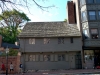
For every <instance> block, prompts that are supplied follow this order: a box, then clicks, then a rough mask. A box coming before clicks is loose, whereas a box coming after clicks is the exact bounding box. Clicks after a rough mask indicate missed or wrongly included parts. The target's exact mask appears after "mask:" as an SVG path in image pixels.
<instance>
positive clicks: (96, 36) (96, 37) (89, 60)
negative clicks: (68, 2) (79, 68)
mask: <svg viewBox="0 0 100 75" xmlns="http://www.w3.org/2000/svg"><path fill="white" fill-rule="evenodd" d="M72 1H73V2H74V4H75V10H76V13H75V14H76V19H77V25H78V26H79V30H80V31H81V33H82V34H83V37H82V39H83V40H82V41H83V63H84V65H83V66H84V67H87V68H93V67H94V64H95V62H94V58H95V56H96V55H97V56H98V63H100V0H72Z"/></svg>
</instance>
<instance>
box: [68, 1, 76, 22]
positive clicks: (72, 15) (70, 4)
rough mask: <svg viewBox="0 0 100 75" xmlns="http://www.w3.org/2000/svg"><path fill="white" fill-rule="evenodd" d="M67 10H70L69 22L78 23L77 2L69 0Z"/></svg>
mask: <svg viewBox="0 0 100 75" xmlns="http://www.w3.org/2000/svg"><path fill="white" fill-rule="evenodd" d="M67 11H68V22H69V24H75V23H76V16H75V4H74V3H73V1H68V3H67Z"/></svg>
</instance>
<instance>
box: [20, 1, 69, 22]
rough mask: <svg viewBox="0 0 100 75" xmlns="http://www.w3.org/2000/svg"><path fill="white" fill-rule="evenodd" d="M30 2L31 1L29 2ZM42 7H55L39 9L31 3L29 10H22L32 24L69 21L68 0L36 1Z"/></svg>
mask: <svg viewBox="0 0 100 75" xmlns="http://www.w3.org/2000/svg"><path fill="white" fill-rule="evenodd" d="M28 1H30V0H28ZM36 1H37V2H38V3H39V4H40V5H41V6H52V5H54V6H55V7H52V8H48V9H45V10H46V11H43V10H41V9H39V8H38V7H37V6H36V5H35V4H33V2H31V1H30V2H29V4H30V5H28V6H29V10H28V9H27V8H20V9H21V10H22V11H23V12H24V13H26V15H27V16H28V17H29V18H30V19H31V21H32V22H50V21H64V19H67V9H66V5H67V1H68V0H44V1H42V0H36Z"/></svg>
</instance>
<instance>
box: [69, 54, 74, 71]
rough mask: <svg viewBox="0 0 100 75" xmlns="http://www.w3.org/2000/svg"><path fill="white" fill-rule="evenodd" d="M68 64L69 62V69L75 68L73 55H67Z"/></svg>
mask: <svg viewBox="0 0 100 75" xmlns="http://www.w3.org/2000/svg"><path fill="white" fill-rule="evenodd" d="M69 64H70V68H71V69H75V56H74V55H70V56H69Z"/></svg>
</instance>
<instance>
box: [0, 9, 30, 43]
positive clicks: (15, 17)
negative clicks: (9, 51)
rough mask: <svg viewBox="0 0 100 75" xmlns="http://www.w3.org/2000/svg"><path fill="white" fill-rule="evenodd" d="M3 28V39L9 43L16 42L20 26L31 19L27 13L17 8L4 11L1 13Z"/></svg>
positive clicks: (1, 32) (0, 31) (0, 18)
mask: <svg viewBox="0 0 100 75" xmlns="http://www.w3.org/2000/svg"><path fill="white" fill-rule="evenodd" d="M0 20H1V25H2V27H1V30H0V34H1V35H2V36H3V41H4V42H8V43H15V41H16V40H17V39H16V38H17V35H18V34H19V31H20V30H19V28H21V27H23V24H24V23H26V22H27V21H30V19H29V18H28V17H27V16H26V14H25V13H23V12H19V11H17V10H15V9H13V10H11V11H8V10H7V11H4V12H2V13H1V14H0Z"/></svg>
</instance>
